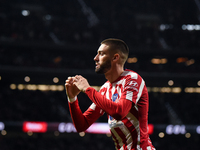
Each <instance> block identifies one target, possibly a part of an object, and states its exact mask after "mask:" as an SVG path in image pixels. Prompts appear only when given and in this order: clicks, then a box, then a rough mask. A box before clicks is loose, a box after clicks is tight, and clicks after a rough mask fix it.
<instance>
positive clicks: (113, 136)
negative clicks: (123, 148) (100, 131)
mask: <svg viewBox="0 0 200 150" xmlns="http://www.w3.org/2000/svg"><path fill="white" fill-rule="evenodd" d="M111 135H112V138H113V140H114V142H115V146H116V148H117V149H120V146H119V141H118V140H117V138H116V136H115V135H114V134H113V133H112V132H111Z"/></svg>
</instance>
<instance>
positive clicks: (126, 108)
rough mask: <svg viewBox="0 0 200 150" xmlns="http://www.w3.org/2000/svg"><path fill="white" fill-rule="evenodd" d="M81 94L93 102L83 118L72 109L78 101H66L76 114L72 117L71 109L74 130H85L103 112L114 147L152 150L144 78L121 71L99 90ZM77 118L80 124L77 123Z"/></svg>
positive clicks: (90, 90)
mask: <svg viewBox="0 0 200 150" xmlns="http://www.w3.org/2000/svg"><path fill="white" fill-rule="evenodd" d="M85 93H86V94H87V95H88V97H89V98H90V99H91V100H92V101H93V104H92V105H91V106H90V108H88V110H87V111H86V112H84V114H83V116H84V119H77V118H76V116H77V117H78V116H79V118H80V113H81V112H80V113H79V112H77V110H76V112H75V110H74V111H73V108H75V107H76V109H77V108H78V102H76V103H75V104H73V103H72V104H70V112H71V111H73V112H74V113H77V115H76V116H75V115H73V112H71V115H72V119H73V122H74V124H75V127H76V129H77V130H79V131H81V130H85V129H86V128H87V127H89V126H90V125H91V124H92V123H93V122H94V121H95V120H97V119H98V117H100V116H101V115H102V114H103V113H104V112H106V113H107V114H108V124H109V127H110V131H111V134H112V137H113V140H114V142H115V147H116V149H118V150H155V148H154V147H153V145H152V143H151V141H150V139H149V135H148V131H147V130H148V129H147V127H148V108H149V98H148V91H147V88H146V85H145V82H144V80H143V79H142V78H141V77H140V76H139V75H138V74H137V73H136V72H134V71H131V70H125V71H124V72H123V73H122V74H121V76H120V77H119V78H118V79H117V80H116V81H115V82H113V83H110V82H108V81H107V82H106V83H105V84H104V85H103V86H102V87H101V89H100V91H99V92H97V91H96V90H95V89H93V88H91V87H90V88H88V89H87V90H86V92H85ZM73 105H74V106H73ZM80 120H82V121H81V123H82V126H79V125H78V122H79V124H81V123H80ZM85 120H87V121H85ZM85 122H87V123H85ZM76 125H77V126H76Z"/></svg>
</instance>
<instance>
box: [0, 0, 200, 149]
mask: <svg viewBox="0 0 200 150" xmlns="http://www.w3.org/2000/svg"><path fill="white" fill-rule="evenodd" d="M199 2H200V1H199V0H165V1H164V0H140V1H136V0H126V1H121V0H101V1H91V0H85V1H83V0H75V1H69V0H68V1H67V0H65V1H64V0H51V1H50V0H29V1H27V0H1V1H0V91H1V92H0V121H2V122H9V123H12V124H13V129H12V130H10V131H9V129H8V130H6V132H7V134H6V135H3V133H2V132H1V133H2V134H1V135H0V149H2V150H23V149H30V150H32V149H34V150H35V149H38V150H47V149H48V150H62V149H63V150H64V149H69V150H70V149H72V150H74V149H80V150H85V149H87V150H90V149H91V150H93V149H96V150H110V149H114V143H113V142H112V139H111V137H107V136H106V135H97V134H86V135H85V136H84V137H80V136H79V134H77V133H62V134H59V136H55V133H33V135H32V136H29V135H27V134H26V133H23V132H22V131H19V129H18V128H17V125H18V124H22V122H23V121H46V122H71V118H70V115H69V110H68V103H67V100H66V94H65V91H64V90H61V91H52V90H46V91H41V90H27V89H23V90H19V89H18V88H16V89H11V85H12V84H14V85H16V87H18V85H20V84H22V85H27V84H32V85H40V84H43V85H62V86H63V85H64V82H65V80H66V79H67V77H68V76H74V75H76V74H80V75H83V76H84V77H86V78H87V79H88V81H89V83H90V84H91V85H92V86H101V85H102V84H103V83H104V82H105V81H106V80H105V78H104V76H103V75H96V74H95V73H94V68H95V64H94V61H93V58H94V56H95V55H96V52H97V49H98V47H99V45H100V42H101V41H102V40H104V39H106V38H112V37H113V38H120V39H122V40H124V41H125V42H126V43H127V44H128V46H129V48H130V55H129V58H133V57H134V58H137V62H135V63H128V62H127V63H126V65H125V67H126V68H129V69H132V70H134V71H136V72H138V73H139V74H140V75H141V76H142V77H143V78H144V80H145V82H146V85H147V87H148V89H149V97H150V106H149V123H151V124H154V125H160V126H159V127H161V126H162V125H168V124H173V125H176V124H184V125H199V124H200V119H199V107H200V94H199V93H200V92H199V90H198V88H199V86H200V83H199V81H200V59H199V57H200V30H199V29H200V28H199V26H198V25H199V24H200V11H199V10H200V5H199ZM23 10H27V11H28V13H29V15H27V16H24V15H22V12H23ZM184 25H185V26H186V25H194V26H192V27H195V28H189V29H190V30H186V29H185V28H184V27H185V26H184ZM195 25H196V26H195ZM187 27H188V26H187ZM190 27H191V26H190ZM192 29H193V30H192ZM153 58H157V59H163V58H165V59H167V62H166V63H164V64H162V63H161V64H153V63H152V62H151V61H152V59H153ZM25 76H28V77H30V81H29V82H26V81H25V80H24V77H25ZM54 77H57V78H58V79H59V82H57V83H54V82H53V78H54ZM169 80H173V82H174V84H173V85H171V86H170V85H168V81H169ZM155 87H157V88H162V87H169V88H171V89H172V88H174V87H179V88H180V89H181V92H179V93H173V92H161V91H155V90H153V89H154V88H155ZM188 87H190V88H193V89H194V90H192V92H191V91H190V92H187V91H185V89H186V88H188ZM79 99H82V100H81V101H80V105H81V109H82V110H83V111H84V110H86V109H87V107H88V106H89V105H90V104H91V101H90V100H88V98H87V97H86V96H85V95H84V94H80V95H79ZM106 121H107V117H106V115H104V116H103V117H101V118H99V120H98V122H106ZM162 129H163V128H162ZM160 132H164V133H165V131H164V130H161V129H159V128H156V129H155V132H154V133H153V134H152V135H150V138H151V139H152V142H153V145H154V146H155V147H156V148H157V150H169V149H170V150H177V149H180V150H188V149H193V150H198V149H200V144H199V143H200V139H199V138H200V136H199V134H197V133H196V132H191V133H189V134H190V135H191V137H190V138H186V136H185V134H178V135H174V134H172V135H167V134H165V136H164V137H163V138H160V137H159V133H160Z"/></svg>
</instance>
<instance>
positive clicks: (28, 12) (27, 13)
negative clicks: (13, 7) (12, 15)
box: [22, 10, 30, 16]
mask: <svg viewBox="0 0 200 150" xmlns="http://www.w3.org/2000/svg"><path fill="white" fill-rule="evenodd" d="M22 15H23V16H28V15H30V11H29V10H22Z"/></svg>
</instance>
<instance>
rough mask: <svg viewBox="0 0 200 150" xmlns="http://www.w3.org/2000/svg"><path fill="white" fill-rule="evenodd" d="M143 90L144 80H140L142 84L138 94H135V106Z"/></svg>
mask: <svg viewBox="0 0 200 150" xmlns="http://www.w3.org/2000/svg"><path fill="white" fill-rule="evenodd" d="M143 88H144V80H143V79H142V83H141V84H140V88H139V92H138V94H137V99H136V104H137V102H138V101H139V99H140V97H141V95H142V91H143Z"/></svg>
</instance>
